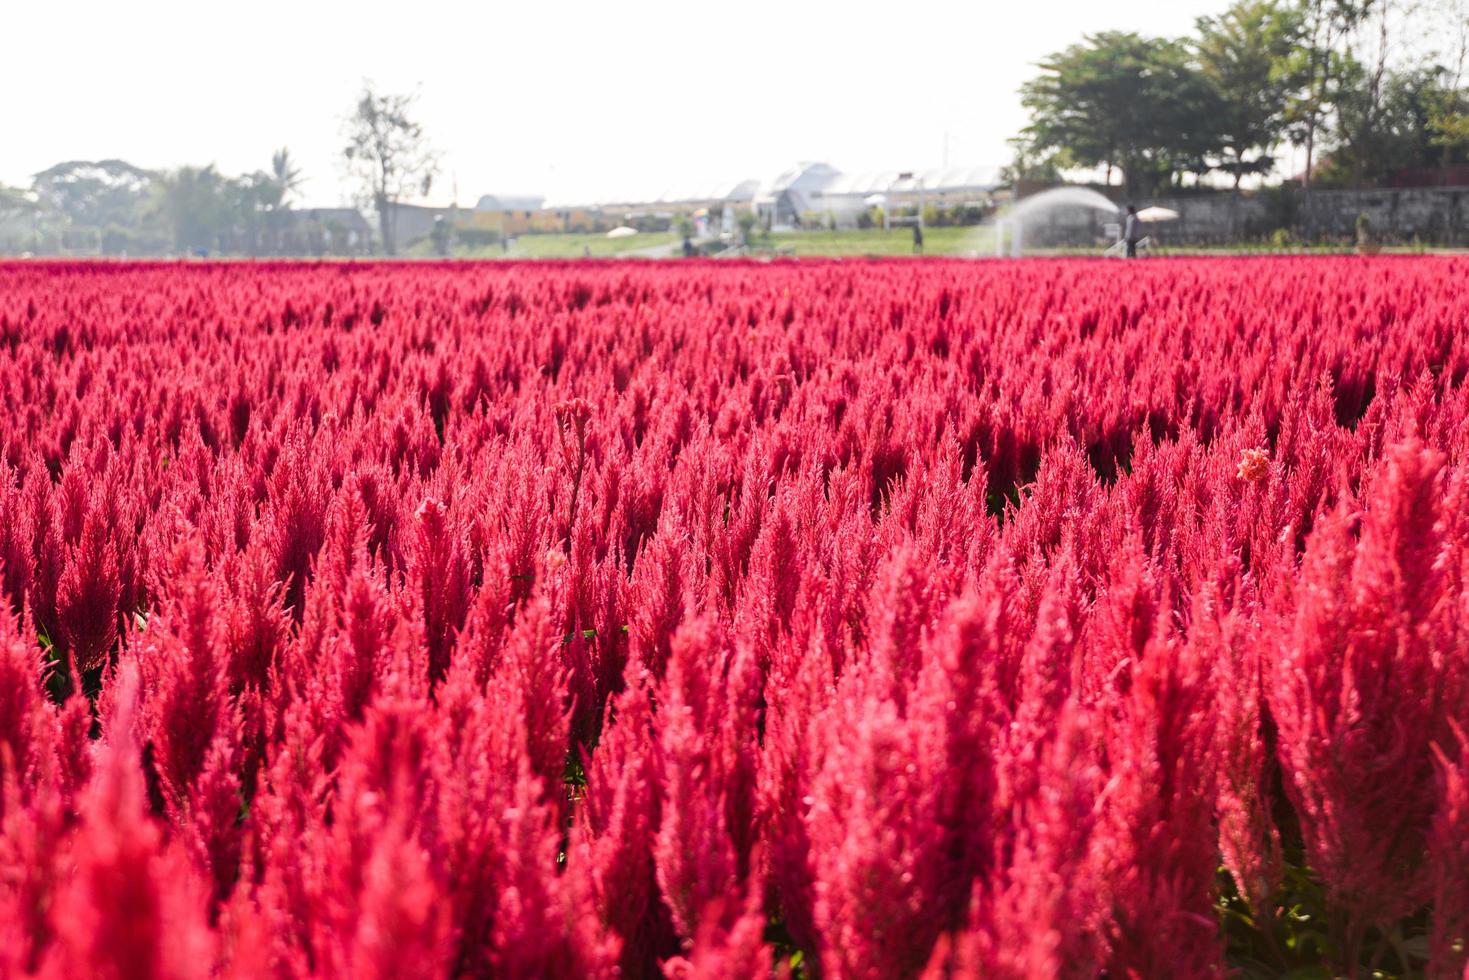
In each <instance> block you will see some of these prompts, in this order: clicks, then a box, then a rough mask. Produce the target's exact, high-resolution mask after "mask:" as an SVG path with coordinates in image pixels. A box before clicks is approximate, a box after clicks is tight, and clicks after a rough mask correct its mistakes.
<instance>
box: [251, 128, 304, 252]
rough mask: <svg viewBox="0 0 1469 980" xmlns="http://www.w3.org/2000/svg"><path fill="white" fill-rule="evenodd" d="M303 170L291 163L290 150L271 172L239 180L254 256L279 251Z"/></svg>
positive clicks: (278, 155) (280, 154)
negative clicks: (287, 204)
mask: <svg viewBox="0 0 1469 980" xmlns="http://www.w3.org/2000/svg"><path fill="white" fill-rule="evenodd" d="M301 182H302V178H301V169H300V168H299V167H297V166H296V165H295V162H294V161H293V160H292V159H291V151H290V150H289V149H287V148H286V147H281V148H280V149H279V150H276V151H275V152H274V153H273V154H271V157H270V170H268V171H265V170H257V171H255V172H254V173H252V174H246V175H245V176H243V177H241V178H240V179H239V196H240V205H241V211H242V212H243V213H242V215H241V217H242V219H243V223H244V231H245V235H246V237H247V239H248V242H247V245H246V250H247V251H249V252H250V253H251V254H252V255H253V254H259V253H260V252H261V251H262V244H264V245H266V246H267V249H266V250H269V251H278V250H279V248H280V237H281V234H282V225H283V222H284V218H285V217H286V215H285V211H286V202H288V201H289V200H290V199H291V197H292V196H293V195H294V194H295V193H296V191H297V189H298V188H299V187H300V186H301Z"/></svg>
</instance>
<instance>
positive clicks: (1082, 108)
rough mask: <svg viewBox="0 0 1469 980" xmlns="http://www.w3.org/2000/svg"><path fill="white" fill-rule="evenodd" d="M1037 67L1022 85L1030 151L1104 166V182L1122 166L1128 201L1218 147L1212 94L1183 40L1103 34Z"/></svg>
mask: <svg viewBox="0 0 1469 980" xmlns="http://www.w3.org/2000/svg"><path fill="white" fill-rule="evenodd" d="M1040 68H1041V71H1042V74H1041V75H1040V77H1038V78H1035V79H1033V80H1031V81H1029V82H1027V83H1026V84H1025V85H1024V86H1022V88H1021V102H1022V104H1024V105H1025V107H1026V108H1027V109H1029V110H1030V112H1031V119H1032V121H1031V125H1030V126H1029V127H1028V128H1027V129H1026V131H1025V138H1026V140H1027V141H1028V143H1029V145H1030V147H1031V148H1032V149H1033V150H1036V151H1045V150H1060V151H1065V153H1066V155H1067V157H1068V158H1069V160H1070V161H1072V162H1074V163H1075V164H1077V165H1079V166H1086V167H1092V166H1099V167H1104V168H1105V170H1106V172H1107V178H1106V179H1107V182H1108V183H1111V180H1112V171H1113V169H1121V170H1122V173H1123V177H1124V183H1125V186H1126V188H1127V191H1128V193H1129V194H1132V195H1137V194H1143V193H1152V192H1154V191H1156V190H1157V189H1158V188H1159V187H1161V186H1164V185H1166V184H1168V183H1170V182H1171V181H1172V180H1173V179H1174V178H1175V176H1176V175H1178V174H1181V173H1199V172H1203V171H1205V170H1207V169H1208V163H1207V162H1206V159H1205V158H1206V157H1207V156H1208V155H1209V154H1210V153H1212V152H1214V151H1215V150H1217V148H1218V144H1219V138H1218V134H1217V132H1215V131H1214V129H1213V128H1212V127H1213V126H1214V124H1215V123H1216V122H1217V120H1218V116H1219V112H1218V107H1217V104H1216V103H1217V98H1216V95H1215V93H1214V90H1213V88H1212V87H1211V86H1210V85H1209V84H1208V83H1207V82H1206V80H1205V79H1204V77H1203V76H1202V74H1200V72H1199V71H1198V69H1197V67H1196V66H1195V65H1194V63H1193V61H1192V58H1191V56H1190V52H1189V51H1188V48H1187V47H1186V46H1185V45H1184V44H1182V43H1181V42H1178V41H1171V40H1163V39H1155V38H1145V37H1142V36H1140V35H1137V34H1131V33H1119V32H1112V31H1109V32H1104V33H1101V34H1094V35H1090V36H1088V37H1087V38H1086V39H1085V40H1084V41H1083V42H1082V43H1081V44H1074V45H1072V46H1071V47H1069V48H1067V49H1066V50H1065V51H1061V52H1058V53H1057V54H1054V55H1052V56H1051V57H1050V58H1048V59H1046V60H1045V61H1044V62H1042V63H1041V65H1040Z"/></svg>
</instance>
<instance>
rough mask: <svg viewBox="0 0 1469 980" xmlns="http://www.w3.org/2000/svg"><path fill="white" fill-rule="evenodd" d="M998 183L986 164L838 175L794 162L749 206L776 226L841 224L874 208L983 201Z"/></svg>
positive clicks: (825, 166) (822, 165)
mask: <svg viewBox="0 0 1469 980" xmlns="http://www.w3.org/2000/svg"><path fill="white" fill-rule="evenodd" d="M1003 186H1004V185H1003V184H1002V182H1001V181H1000V177H999V172H998V171H997V170H995V169H993V168H989V167H944V168H937V169H932V170H917V171H897V170H882V171H871V172H868V173H859V174H844V173H842V172H841V171H839V170H837V169H836V168H835V167H833V166H831V165H830V164H826V163H798V164H796V165H795V166H794V167H792V168H790V169H789V170H786V171H784V172H783V173H781V174H779V175H778V176H776V177H775V178H773V179H772V180H770V181H768V182H767V183H765V184H762V185H761V187H760V189H759V191H758V192H757V193H756V194H755V199H754V207H755V210H756V212H757V213H758V214H759V215H760V217H761V219H762V220H764V221H765V222H766V223H767V224H770V225H772V226H773V227H778V228H779V227H790V226H792V225H795V224H799V223H800V222H802V221H803V220H805V219H806V218H807V217H810V216H816V217H819V218H822V219H828V220H834V221H836V222H837V223H842V224H844V223H848V222H850V221H851V220H853V219H854V217H855V216H856V215H858V214H860V213H862V212H863V211H866V210H868V209H870V208H874V207H881V208H883V209H885V210H887V209H893V208H921V207H924V206H927V205H935V206H940V207H949V206H953V205H956V204H969V203H975V204H981V203H986V202H988V200H989V198H990V197H991V196H992V195H993V194H994V193H995V192H996V191H998V190H999V189H1000V188H1001V187H1003Z"/></svg>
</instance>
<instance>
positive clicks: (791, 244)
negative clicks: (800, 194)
mask: <svg viewBox="0 0 1469 980" xmlns="http://www.w3.org/2000/svg"><path fill="white" fill-rule="evenodd" d="M993 234H994V233H993V231H992V230H991V229H989V228H925V229H923V254H924V255H968V254H970V253H975V252H977V253H978V254H980V255H989V254H991V253H992V252H994V248H995V246H994V238H993ZM770 241H771V244H772V245H774V246H775V247H777V248H790V249H791V250H792V251H793V252H795V254H796V255H813V256H814V255H912V254H913V229H912V228H907V227H904V228H893V229H890V230H887V231H884V230H883V229H881V228H864V229H858V228H854V229H851V230H847V231H782V232H776V233H775V234H773V235H771V236H770ZM763 243H764V241H763V239H761V240H759V241H757V243H756V245H757V247H758V246H759V245H761V244H763Z"/></svg>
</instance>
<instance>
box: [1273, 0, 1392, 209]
mask: <svg viewBox="0 0 1469 980" xmlns="http://www.w3.org/2000/svg"><path fill="white" fill-rule="evenodd" d="M1373 2H1374V0H1300V7H1299V15H1300V18H1301V42H1302V43H1301V44H1299V45H1298V46H1297V47H1296V50H1295V52H1294V54H1293V55H1292V57H1291V59H1290V61H1289V63H1288V64H1287V65H1286V66H1285V67H1284V69H1283V70H1284V71H1285V72H1286V73H1288V75H1289V76H1290V77H1292V78H1293V79H1295V80H1297V83H1298V86H1299V87H1298V88H1297V91H1296V94H1295V96H1294V98H1292V99H1291V104H1290V110H1289V117H1290V119H1291V122H1292V127H1293V130H1294V135H1295V138H1296V142H1298V143H1303V144H1304V145H1305V147H1306V170H1305V174H1304V176H1303V178H1302V182H1303V186H1304V187H1305V188H1306V189H1307V190H1310V187H1311V176H1312V175H1311V169H1312V167H1313V166H1314V165H1315V158H1316V144H1317V137H1318V135H1319V130H1320V127H1321V123H1322V119H1323V118H1324V115H1325V113H1326V111H1327V110H1328V109H1329V108H1331V106H1333V105H1334V104H1335V101H1336V99H1335V97H1336V93H1337V91H1338V89H1339V86H1340V83H1341V79H1342V75H1343V73H1344V72H1345V71H1346V70H1347V65H1348V63H1349V62H1348V59H1346V58H1344V57H1343V54H1342V52H1341V50H1340V48H1341V45H1342V42H1343V41H1344V40H1345V39H1346V38H1347V36H1348V35H1350V34H1351V32H1352V31H1354V30H1356V29H1357V27H1358V25H1360V24H1361V23H1362V21H1363V20H1365V19H1366V17H1367V14H1368V13H1369V11H1370V10H1371V8H1372V4H1373Z"/></svg>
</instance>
